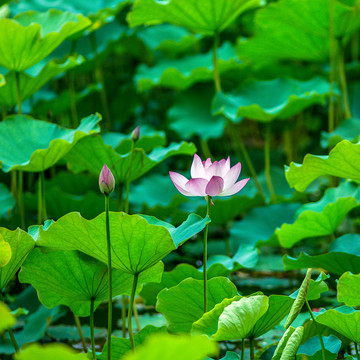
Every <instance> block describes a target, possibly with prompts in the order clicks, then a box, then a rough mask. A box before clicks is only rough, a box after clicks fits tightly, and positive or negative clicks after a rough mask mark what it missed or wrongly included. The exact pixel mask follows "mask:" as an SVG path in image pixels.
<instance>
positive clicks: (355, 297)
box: [337, 272, 360, 306]
mask: <svg viewBox="0 0 360 360" xmlns="http://www.w3.org/2000/svg"><path fill="white" fill-rule="evenodd" d="M359 294H360V274H358V275H354V274H351V273H350V272H346V273H345V274H343V275H341V277H340V279H339V282H338V284H337V299H338V301H339V302H343V303H345V305H347V306H360V298H359Z"/></svg>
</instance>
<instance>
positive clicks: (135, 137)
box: [131, 125, 140, 141]
mask: <svg viewBox="0 0 360 360" xmlns="http://www.w3.org/2000/svg"><path fill="white" fill-rule="evenodd" d="M139 137H140V125H139V126H137V127H136V128H135V129H134V130H133V132H132V133H131V140H132V141H136V140H138V139H139Z"/></svg>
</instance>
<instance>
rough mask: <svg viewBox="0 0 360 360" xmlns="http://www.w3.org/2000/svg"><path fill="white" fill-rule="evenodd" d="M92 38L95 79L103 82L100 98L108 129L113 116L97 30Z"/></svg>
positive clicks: (92, 34)
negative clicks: (108, 98) (100, 56)
mask: <svg viewBox="0 0 360 360" xmlns="http://www.w3.org/2000/svg"><path fill="white" fill-rule="evenodd" d="M90 40H91V47H92V50H93V52H94V55H95V58H94V59H95V79H96V81H97V82H99V83H100V84H101V91H100V100H101V104H102V107H103V109H104V119H105V125H106V128H107V130H110V129H111V117H110V109H109V103H108V100H107V94H106V87H105V80H104V71H103V68H102V66H101V62H100V61H99V56H98V53H97V46H96V34H95V31H93V32H92V33H91V34H90Z"/></svg>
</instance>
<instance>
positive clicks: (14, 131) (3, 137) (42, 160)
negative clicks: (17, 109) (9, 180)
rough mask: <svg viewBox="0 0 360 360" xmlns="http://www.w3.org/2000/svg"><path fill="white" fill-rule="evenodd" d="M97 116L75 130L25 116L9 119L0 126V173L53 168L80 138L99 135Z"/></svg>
mask: <svg viewBox="0 0 360 360" xmlns="http://www.w3.org/2000/svg"><path fill="white" fill-rule="evenodd" d="M100 120H101V117H100V115H99V114H95V115H90V116H88V117H87V118H84V119H82V121H81V124H80V125H79V127H78V128H77V129H75V130H72V129H65V128H62V127H60V126H58V125H56V124H51V123H49V122H46V121H41V120H35V119H33V118H31V117H30V116H27V115H13V116H9V117H7V118H6V119H5V120H4V121H2V122H1V123H0V164H2V170H3V171H5V172H9V171H11V170H22V171H31V172H38V171H44V170H46V169H48V168H50V167H51V166H53V165H55V164H56V162H57V161H58V160H60V159H61V158H62V157H63V156H64V155H65V154H66V153H67V152H68V151H69V150H70V149H71V148H72V147H73V146H74V145H75V144H76V143H77V142H78V141H79V140H80V139H81V138H83V137H85V136H87V135H90V134H94V133H97V132H99V131H100V127H99V125H98V123H99V121H100Z"/></svg>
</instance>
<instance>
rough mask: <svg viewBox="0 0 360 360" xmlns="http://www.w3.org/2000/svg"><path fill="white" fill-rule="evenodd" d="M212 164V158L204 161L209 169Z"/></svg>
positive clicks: (205, 166) (205, 167)
mask: <svg viewBox="0 0 360 360" xmlns="http://www.w3.org/2000/svg"><path fill="white" fill-rule="evenodd" d="M211 164H212V161H211V159H210V158H207V159H206V161H203V165H204V169H205V170H207V169H208V168H209V167H210V165H211Z"/></svg>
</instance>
